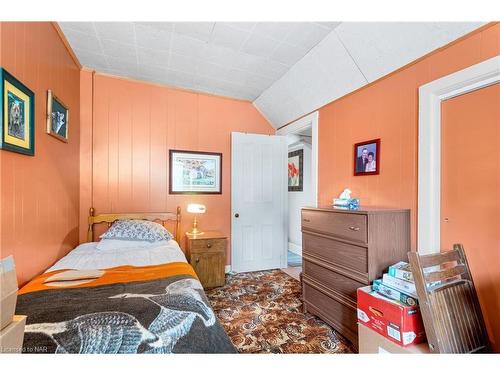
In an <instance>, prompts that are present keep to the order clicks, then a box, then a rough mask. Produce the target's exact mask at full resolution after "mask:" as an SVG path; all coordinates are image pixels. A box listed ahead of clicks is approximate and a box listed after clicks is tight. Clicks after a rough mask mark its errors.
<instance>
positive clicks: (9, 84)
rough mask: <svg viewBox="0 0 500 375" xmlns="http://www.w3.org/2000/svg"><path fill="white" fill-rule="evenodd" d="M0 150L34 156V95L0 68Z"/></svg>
mask: <svg viewBox="0 0 500 375" xmlns="http://www.w3.org/2000/svg"><path fill="white" fill-rule="evenodd" d="M0 90H1V92H2V104H1V105H0V115H1V118H2V119H1V121H2V128H1V134H0V149H3V150H8V151H13V152H17V153H20V154H25V155H30V156H33V155H35V94H34V93H33V91H31V90H30V89H29V88H27V87H26V86H25V85H23V84H22V83H21V82H20V81H18V80H17V79H16V78H15V77H14V76H12V75H11V74H10V73H9V72H7V71H6V70H5V69H1V68H0Z"/></svg>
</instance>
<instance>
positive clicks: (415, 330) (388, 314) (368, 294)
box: [357, 286, 425, 346]
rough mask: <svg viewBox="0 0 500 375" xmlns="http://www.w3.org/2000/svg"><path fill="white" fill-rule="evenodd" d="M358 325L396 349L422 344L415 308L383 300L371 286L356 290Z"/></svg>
mask: <svg viewBox="0 0 500 375" xmlns="http://www.w3.org/2000/svg"><path fill="white" fill-rule="evenodd" d="M357 295H358V322H359V323H361V324H363V325H365V326H367V327H369V328H371V329H372V330H374V331H376V332H378V333H379V334H380V335H382V336H384V337H386V338H387V339H389V340H390V341H392V342H394V343H396V344H398V345H399V346H408V345H414V344H419V343H421V342H423V341H425V330H424V324H423V322H422V317H421V315H420V309H419V308H418V306H407V305H404V304H402V303H400V302H397V301H393V300H391V299H389V298H386V297H384V296H382V295H380V294H378V293H377V292H376V291H373V290H372V287H371V286H366V287H362V288H359V289H358V291H357Z"/></svg>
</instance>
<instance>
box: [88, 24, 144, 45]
mask: <svg viewBox="0 0 500 375" xmlns="http://www.w3.org/2000/svg"><path fill="white" fill-rule="evenodd" d="M94 25H95V28H96V31H97V35H98V36H99V38H106V39H112V40H117V41H119V42H122V43H129V44H133V43H135V34H134V24H133V23H132V22H94Z"/></svg>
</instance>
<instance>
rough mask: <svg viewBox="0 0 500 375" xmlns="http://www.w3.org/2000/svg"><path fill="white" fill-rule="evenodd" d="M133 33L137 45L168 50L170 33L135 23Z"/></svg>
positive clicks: (170, 38)
mask: <svg viewBox="0 0 500 375" xmlns="http://www.w3.org/2000/svg"><path fill="white" fill-rule="evenodd" d="M135 35H136V42H137V46H138V47H143V48H149V49H158V50H162V51H169V50H170V46H171V42H172V33H171V32H169V31H166V30H162V29H156V28H153V27H149V26H143V25H135Z"/></svg>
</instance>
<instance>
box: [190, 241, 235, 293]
mask: <svg viewBox="0 0 500 375" xmlns="http://www.w3.org/2000/svg"><path fill="white" fill-rule="evenodd" d="M186 241H187V248H186V249H187V253H186V255H187V259H188V261H189V263H190V264H191V266H193V268H194V270H195V272H196V274H197V275H198V278H199V279H200V282H201V284H202V285H203V287H204V288H214V287H216V286H222V285H224V282H225V273H224V268H225V264H226V248H227V236H225V235H224V234H222V233H221V232H217V231H206V232H204V233H203V234H199V235H196V236H194V235H191V234H188V233H186Z"/></svg>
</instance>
